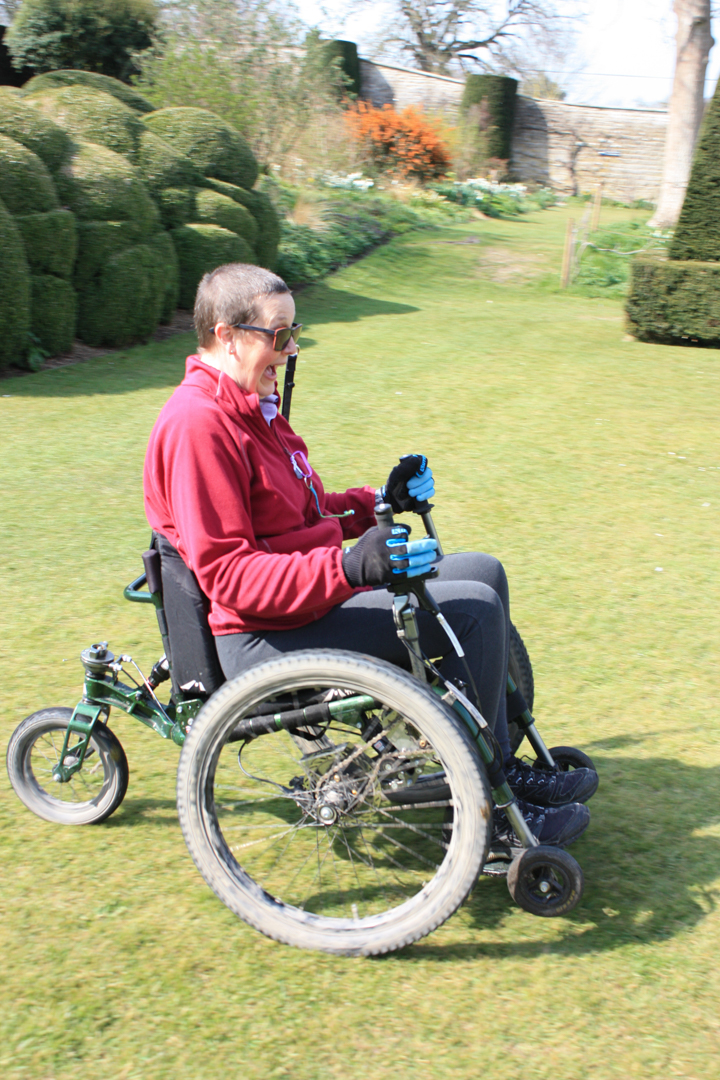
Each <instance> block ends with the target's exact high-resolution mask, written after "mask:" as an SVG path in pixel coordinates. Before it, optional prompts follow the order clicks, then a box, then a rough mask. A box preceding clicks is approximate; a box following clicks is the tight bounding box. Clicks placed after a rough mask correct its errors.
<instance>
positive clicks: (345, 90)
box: [323, 40, 360, 97]
mask: <svg viewBox="0 0 720 1080" xmlns="http://www.w3.org/2000/svg"><path fill="white" fill-rule="evenodd" d="M323 55H324V59H325V62H326V64H327V65H328V67H330V65H331V64H333V63H335V62H336V61H337V63H338V66H339V68H340V70H341V72H342V73H343V75H344V76H345V85H344V86H343V87H342V88H341V91H340V92H341V94H354V95H355V97H357V96H358V94H359V93H360V59H359V57H358V51H357V45H356V44H355V42H354V41H340V40H337V41H328V42H326V43H325V44H324V46H323Z"/></svg>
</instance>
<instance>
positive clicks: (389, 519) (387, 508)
mask: <svg viewBox="0 0 720 1080" xmlns="http://www.w3.org/2000/svg"><path fill="white" fill-rule="evenodd" d="M375 520H376V521H377V523H378V525H379V526H380V527H381V528H382V527H385V528H387V529H391V528H392V527H393V525H394V524H395V519H394V518H393V509H392V506H391V505H390V503H378V505H377V506H376V507H375Z"/></svg>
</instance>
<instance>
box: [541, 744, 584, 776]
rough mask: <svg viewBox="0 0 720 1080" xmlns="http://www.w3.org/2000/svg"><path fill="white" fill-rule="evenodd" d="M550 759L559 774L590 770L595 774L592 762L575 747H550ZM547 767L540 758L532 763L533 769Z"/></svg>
mask: <svg viewBox="0 0 720 1080" xmlns="http://www.w3.org/2000/svg"><path fill="white" fill-rule="evenodd" d="M549 750H550V754H551V755H552V759H553V761H554V762H555V764H556V765H557V767H558V769H559V770H560V772H572V771H573V770H574V769H592V770H593V772H597V769H596V768H595V766H594V765H593V760H592V758H591V757H588V755H587V754H584V753H583V752H582V750H578V749H577V747H575V746H551V747H549ZM547 768H549V766H548V765H547V763H546V762H545V761H541V760H540V758H538V759H537V761H534V762H533V769H547Z"/></svg>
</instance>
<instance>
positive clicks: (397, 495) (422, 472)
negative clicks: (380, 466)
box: [381, 454, 435, 514]
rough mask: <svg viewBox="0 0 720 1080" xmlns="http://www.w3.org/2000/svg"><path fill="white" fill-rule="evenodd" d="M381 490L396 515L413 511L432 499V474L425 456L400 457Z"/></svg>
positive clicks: (408, 455)
mask: <svg viewBox="0 0 720 1080" xmlns="http://www.w3.org/2000/svg"><path fill="white" fill-rule="evenodd" d="M408 487H409V488H410V490H408ZM413 489H414V491H413ZM381 490H382V495H383V498H384V499H385V500H386V501H387V502H389V503H390V505H391V506H392V508H393V511H394V512H395V513H396V514H402V513H405V512H407V511H409V510H415V509H416V508H417V506H418V504H419V503H424V502H426V501H427V500H428V499H429V498H432V496H433V495H434V494H435V487H434V485H433V474H432V469H431V468H430V466H429V465H428V460H427V458H426V457H425V455H424V454H405V456H404V457H401V458H400V463H399V465H396V466H395V468H394V469H393V470H392V472H391V473H390V475H389V476H388V478H387V483H386V484H385V486H384V487H383V488H382V489H381Z"/></svg>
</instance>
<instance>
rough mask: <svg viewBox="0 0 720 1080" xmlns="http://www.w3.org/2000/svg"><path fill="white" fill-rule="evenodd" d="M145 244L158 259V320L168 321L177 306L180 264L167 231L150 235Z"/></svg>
mask: <svg viewBox="0 0 720 1080" xmlns="http://www.w3.org/2000/svg"><path fill="white" fill-rule="evenodd" d="M147 244H148V247H149V248H150V249H151V250H152V251H153V252H154V253H155V255H156V256H157V258H158V259H159V261H160V283H161V299H160V322H161V323H169V322H170V320H171V319H172V317H173V315H174V314H175V308H176V307H177V306H178V296H179V293H180V264H179V263H178V257H177V252H176V251H175V245H174V244H173V242H172V240H171V238H170V235H169V233H166V232H160V233H157V234H156V235H155V236H152V237H151V238H150V239H149V240H148V242H147Z"/></svg>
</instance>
